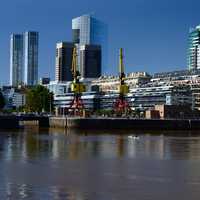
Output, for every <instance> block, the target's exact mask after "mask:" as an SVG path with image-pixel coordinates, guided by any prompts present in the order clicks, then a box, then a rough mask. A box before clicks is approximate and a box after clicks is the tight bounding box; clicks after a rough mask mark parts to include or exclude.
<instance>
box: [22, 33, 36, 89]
mask: <svg viewBox="0 0 200 200" xmlns="http://www.w3.org/2000/svg"><path fill="white" fill-rule="evenodd" d="M24 37H25V74H24V82H25V84H26V85H30V86H32V85H36V84H38V45H39V33H38V32H26V33H25V36H24Z"/></svg>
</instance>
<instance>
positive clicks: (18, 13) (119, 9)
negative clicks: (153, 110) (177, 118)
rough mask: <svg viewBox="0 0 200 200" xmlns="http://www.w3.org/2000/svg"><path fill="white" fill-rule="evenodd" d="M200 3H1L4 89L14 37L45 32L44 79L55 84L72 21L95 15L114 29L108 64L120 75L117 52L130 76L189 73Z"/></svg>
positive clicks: (24, 0)
mask: <svg viewBox="0 0 200 200" xmlns="http://www.w3.org/2000/svg"><path fill="white" fill-rule="evenodd" d="M199 8H200V1H199V0H73V1H72V0H1V3H0V27H1V28H0V84H6V83H8V81H9V39H10V34H11V33H21V32H24V31H26V30H35V31H39V32H40V48H39V76H40V77H41V76H50V77H51V78H52V79H54V68H55V45H56V42H59V41H61V40H63V41H70V40H71V19H72V18H74V17H77V16H80V15H82V14H87V13H94V14H95V16H96V17H97V18H99V19H100V20H102V21H104V22H105V23H107V24H108V27H109V65H108V66H107V67H106V68H105V69H104V72H107V73H116V71H117V62H118V57H117V56H118V48H120V47H123V48H124V49H125V64H126V70H127V72H131V71H147V72H150V73H153V72H156V71H169V70H176V69H184V68H186V49H187V37H188V31H189V28H190V27H194V26H196V25H198V24H199V23H200V12H199Z"/></svg>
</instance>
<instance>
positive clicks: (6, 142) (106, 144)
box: [0, 129, 200, 161]
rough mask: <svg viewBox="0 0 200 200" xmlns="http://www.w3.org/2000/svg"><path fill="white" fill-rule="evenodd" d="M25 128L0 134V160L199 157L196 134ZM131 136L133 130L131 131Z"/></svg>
mask: <svg viewBox="0 0 200 200" xmlns="http://www.w3.org/2000/svg"><path fill="white" fill-rule="evenodd" d="M89 133H90V134H88V133H86V132H84V133H81V134H77V133H74V131H69V132H65V131H62V130H51V129H50V130H40V131H38V130H37V129H28V130H24V131H20V132H19V131H16V132H8V133H6V134H1V135H0V159H1V160H7V161H13V160H18V161H26V160H34V159H46V158H47V159H49V158H51V159H53V160H57V159H70V160H77V159H86V158H90V157H95V158H101V157H102V158H124V157H129V158H136V157H137V158H138V157H150V158H155V159H195V160H196V159H200V137H198V136H190V137H188V136H184V137H183V136H181V137H178V136H164V135H163V134H160V135H157V136H153V135H150V134H140V136H139V138H138V139H135V138H134V137H133V138H131V137H128V135H129V134H117V135H108V134H107V133H105V134H101V135H99V134H97V135H95V133H94V132H92V133H91V132H89ZM132 135H134V134H133V132H132Z"/></svg>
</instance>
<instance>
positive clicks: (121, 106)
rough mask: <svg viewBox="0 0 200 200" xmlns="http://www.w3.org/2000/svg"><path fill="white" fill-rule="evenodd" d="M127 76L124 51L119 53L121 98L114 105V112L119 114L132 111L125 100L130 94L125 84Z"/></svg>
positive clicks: (119, 89) (121, 50)
mask: <svg viewBox="0 0 200 200" xmlns="http://www.w3.org/2000/svg"><path fill="white" fill-rule="evenodd" d="M125 78H126V75H125V73H124V55H123V49H122V48H120V51H119V88H118V91H119V97H118V99H117V100H116V102H115V104H114V110H115V112H116V113H117V114H123V113H125V114H126V113H127V111H129V110H130V107H129V104H128V102H127V101H126V99H125V96H126V94H127V93H128V92H129V87H128V85H127V84H126V83H125Z"/></svg>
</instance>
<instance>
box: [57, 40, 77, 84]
mask: <svg viewBox="0 0 200 200" xmlns="http://www.w3.org/2000/svg"><path fill="white" fill-rule="evenodd" d="M73 49H74V44H73V43H70V42H60V43H57V45H56V77H55V79H56V81H72V72H71V68H72V57H73Z"/></svg>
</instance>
